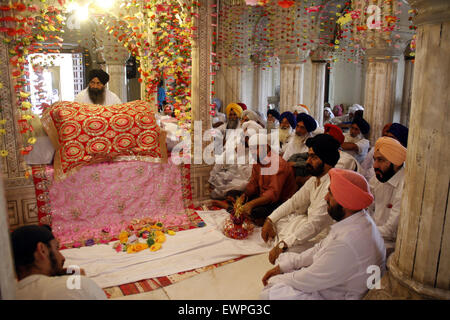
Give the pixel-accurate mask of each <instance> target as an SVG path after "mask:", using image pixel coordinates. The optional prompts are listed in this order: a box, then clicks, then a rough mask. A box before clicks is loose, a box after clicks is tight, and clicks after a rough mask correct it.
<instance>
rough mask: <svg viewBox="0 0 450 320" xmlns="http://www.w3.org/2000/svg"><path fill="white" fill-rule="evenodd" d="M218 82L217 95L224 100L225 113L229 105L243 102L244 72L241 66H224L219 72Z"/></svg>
mask: <svg viewBox="0 0 450 320" xmlns="http://www.w3.org/2000/svg"><path fill="white" fill-rule="evenodd" d="M217 82H218V84H217V85H218V90H217V94H218V97H219V99H220V100H222V104H223V111H225V107H226V106H227V105H228V104H229V103H231V102H240V101H241V87H242V72H241V65H240V64H238V63H236V64H227V65H222V67H221V68H220V71H219V72H218V77H217Z"/></svg>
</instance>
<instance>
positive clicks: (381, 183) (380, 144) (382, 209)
mask: <svg viewBox="0 0 450 320" xmlns="http://www.w3.org/2000/svg"><path fill="white" fill-rule="evenodd" d="M405 160H406V148H405V147H404V146H402V145H401V144H400V142H398V141H397V140H395V139H393V138H389V137H382V138H380V139H378V140H377V142H376V143H375V148H374V164H373V166H374V170H375V176H374V177H372V179H370V189H371V191H372V193H373V195H374V197H375V201H374V203H373V204H372V206H371V207H370V212H371V215H372V217H373V219H374V221H375V223H376V225H377V226H378V230H379V231H380V233H381V235H382V237H383V239H384V242H385V245H386V249H387V250H388V253H391V251H393V249H394V247H395V240H396V238H397V228H398V222H399V219H400V207H401V202H402V192H403V185H404V180H405V167H404V162H405Z"/></svg>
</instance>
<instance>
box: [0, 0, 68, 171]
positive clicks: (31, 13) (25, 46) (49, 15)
mask: <svg viewBox="0 0 450 320" xmlns="http://www.w3.org/2000/svg"><path fill="white" fill-rule="evenodd" d="M24 2H25V1H17V2H13V1H9V2H8V4H6V5H1V6H0V12H1V13H2V14H1V16H0V40H1V41H2V42H3V43H4V44H6V45H8V47H9V51H8V53H9V63H10V65H11V66H12V71H11V76H12V79H13V83H14V91H15V93H16V99H15V100H16V105H17V110H18V113H19V115H18V125H19V132H20V134H21V135H22V143H21V145H22V148H21V149H20V153H21V154H22V155H26V154H28V153H30V152H31V150H32V149H33V145H34V144H35V143H36V137H35V133H34V130H33V126H32V125H31V123H30V121H31V120H32V119H33V114H32V112H31V107H32V104H31V102H30V93H29V85H30V84H29V82H28V80H27V78H28V77H29V72H28V71H27V64H28V61H27V56H28V55H29V54H30V53H36V52H52V53H56V52H59V49H60V48H61V46H62V41H63V39H62V38H61V37H60V36H59V35H60V34H61V33H62V32H63V31H62V26H63V24H64V21H65V18H64V17H63V15H61V13H62V8H63V6H64V3H65V0H58V1H57V2H56V1H49V2H47V1H45V0H42V1H40V2H37V1H29V4H25V3H24ZM36 3H38V4H36ZM44 41H46V42H47V43H46V45H45V47H44V46H43V44H42V42H44ZM3 87H4V86H3V84H2V83H0V89H1V88H3ZM5 122H6V120H5V119H1V120H0V123H1V124H2V125H4V124H5ZM1 133H2V134H4V133H5V130H4V129H2V130H1ZM0 156H2V157H6V156H8V151H7V150H0ZM30 174H31V169H30V168H29V167H26V168H25V177H27V178H28V177H29V176H30Z"/></svg>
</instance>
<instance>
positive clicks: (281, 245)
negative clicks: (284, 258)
mask: <svg viewBox="0 0 450 320" xmlns="http://www.w3.org/2000/svg"><path fill="white" fill-rule="evenodd" d="M278 248H279V249H281V251H283V252H285V251H286V250H287V249H288V246H287V244H286V242H284V241H280V242H279V243H278Z"/></svg>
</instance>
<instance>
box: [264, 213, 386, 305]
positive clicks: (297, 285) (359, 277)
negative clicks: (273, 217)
mask: <svg viewBox="0 0 450 320" xmlns="http://www.w3.org/2000/svg"><path fill="white" fill-rule="evenodd" d="M385 263H386V249H385V247H384V243H383V238H382V237H381V235H380V233H379V231H378V229H377V227H376V225H375V223H374V221H373V220H372V218H371V217H370V216H369V215H368V214H367V212H366V211H365V210H362V211H360V212H358V213H355V214H353V215H351V216H350V217H348V218H346V219H344V220H342V221H339V222H337V223H335V224H334V225H332V226H331V230H330V233H329V234H328V236H327V237H326V238H325V239H324V240H322V241H321V242H320V243H318V244H316V245H315V246H314V247H313V248H311V249H309V250H307V251H304V252H303V253H301V254H298V253H293V252H286V253H282V254H281V255H280V256H279V257H278V259H277V261H276V264H277V265H279V266H280V270H281V272H282V273H281V274H279V275H276V276H273V277H271V278H270V279H269V281H268V285H267V286H266V287H265V288H264V289H263V291H262V292H261V298H262V299H274V300H286V299H291V300H299V299H302V300H306V299H307V300H320V299H325V300H350V299H362V298H363V297H364V295H365V294H366V293H367V291H368V288H369V285H370V286H372V285H373V284H374V281H372V280H376V277H373V276H372V275H374V274H375V272H376V270H379V271H380V274H379V275H380V277H381V276H382V275H383V273H384V271H385ZM374 270H375V272H374Z"/></svg>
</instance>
